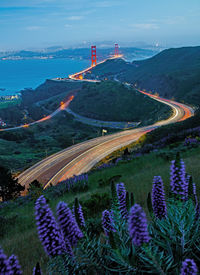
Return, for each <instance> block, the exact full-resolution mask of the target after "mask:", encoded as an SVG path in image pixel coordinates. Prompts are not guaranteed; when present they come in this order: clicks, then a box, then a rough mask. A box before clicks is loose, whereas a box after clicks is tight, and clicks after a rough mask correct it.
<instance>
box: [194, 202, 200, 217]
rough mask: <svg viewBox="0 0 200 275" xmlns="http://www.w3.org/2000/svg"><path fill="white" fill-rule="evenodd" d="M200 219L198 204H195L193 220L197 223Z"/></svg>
mask: <svg viewBox="0 0 200 275" xmlns="http://www.w3.org/2000/svg"><path fill="white" fill-rule="evenodd" d="M199 217H200V202H198V203H197V205H196V208H195V220H196V221H197V220H198V219H199Z"/></svg>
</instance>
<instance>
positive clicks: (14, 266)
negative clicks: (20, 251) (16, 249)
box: [8, 255, 22, 275]
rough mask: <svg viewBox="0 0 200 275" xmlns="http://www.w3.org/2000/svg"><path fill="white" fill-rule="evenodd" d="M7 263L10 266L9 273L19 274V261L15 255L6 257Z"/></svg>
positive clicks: (20, 272)
mask: <svg viewBox="0 0 200 275" xmlns="http://www.w3.org/2000/svg"><path fill="white" fill-rule="evenodd" d="M8 262H9V265H10V267H11V271H10V275H11V274H12V275H21V274H22V271H21V266H20V265H19V261H18V259H17V257H16V256H15V255H11V256H10V258H9V259H8Z"/></svg>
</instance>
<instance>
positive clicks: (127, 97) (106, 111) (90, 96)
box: [70, 81, 171, 124]
mask: <svg viewBox="0 0 200 275" xmlns="http://www.w3.org/2000/svg"><path fill="white" fill-rule="evenodd" d="M70 108H71V109H72V110H73V111H74V112H75V113H78V114H80V115H83V116H86V117H89V118H94V119H99V120H105V121H134V122H137V121H142V122H143V124H150V123H153V122H155V121H158V120H160V119H163V118H166V117H169V115H170V111H171V109H170V108H169V107H168V106H166V105H164V104H162V103H159V102H157V101H155V100H153V99H151V98H149V97H146V96H144V95H142V94H140V93H139V92H137V91H135V90H133V89H129V88H127V87H125V86H124V85H122V84H120V83H116V82H111V81H106V82H101V83H98V84H93V85H91V84H90V85H86V86H84V89H83V90H81V91H80V92H79V93H78V94H77V96H76V97H75V99H74V100H73V101H72V102H71V104H70Z"/></svg>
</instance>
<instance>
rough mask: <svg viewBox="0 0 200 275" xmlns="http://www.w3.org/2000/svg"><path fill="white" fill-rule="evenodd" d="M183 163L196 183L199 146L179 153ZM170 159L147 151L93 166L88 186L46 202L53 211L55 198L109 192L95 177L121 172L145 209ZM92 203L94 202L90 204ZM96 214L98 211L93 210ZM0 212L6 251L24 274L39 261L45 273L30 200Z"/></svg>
mask: <svg viewBox="0 0 200 275" xmlns="http://www.w3.org/2000/svg"><path fill="white" fill-rule="evenodd" d="M182 158H183V160H184V161H185V164H186V171H187V172H188V173H189V174H191V175H192V176H193V179H194V182H195V183H196V184H197V190H198V189H199V186H200V170H199V163H200V147H198V148H193V149H190V150H188V151H186V152H183V153H182ZM169 168H170V163H169V161H166V160H165V159H163V158H161V157H158V154H157V153H155V152H154V153H150V154H148V155H144V156H142V157H139V158H136V159H133V160H132V161H129V162H126V161H124V162H120V163H119V164H118V165H117V166H114V167H111V168H106V169H103V170H96V171H93V172H92V173H90V174H89V190H88V191H87V192H84V193H77V194H73V193H65V194H64V195H63V196H61V197H55V198H54V199H53V200H50V201H49V204H50V206H51V208H52V209H53V211H54V212H55V208H56V205H57V203H58V202H59V201H65V202H67V203H68V204H70V203H72V202H73V200H74V197H75V196H77V197H78V198H79V199H80V200H81V201H82V202H84V201H86V200H88V199H89V198H90V196H91V195H92V194H95V193H109V192H110V187H109V184H108V185H106V186H104V187H99V180H100V179H102V180H108V179H109V178H110V177H112V176H114V175H121V179H120V181H122V182H124V183H125V185H126V188H127V190H128V191H130V192H133V193H134V196H135V201H136V202H137V203H139V204H141V205H142V206H143V207H144V208H145V210H146V211H147V209H146V198H147V194H148V192H150V191H151V188H152V180H153V177H154V176H155V175H160V176H162V178H163V181H164V184H165V189H166V190H167V189H168V187H169V172H170V171H169ZM94 207H95V206H94ZM97 215H98V213H97ZM1 216H3V217H7V218H10V219H9V220H10V222H7V223H6V225H5V228H4V236H3V237H2V238H1V240H0V241H1V246H2V247H3V249H4V251H5V253H6V254H8V255H10V254H12V253H14V254H16V255H18V256H19V260H20V263H21V265H22V268H23V270H24V274H32V268H33V266H34V265H35V264H36V262H37V261H39V262H40V263H41V265H42V269H43V272H44V274H45V273H46V264H47V260H48V259H47V257H46V255H45V253H44V252H43V248H42V246H41V244H40V241H39V239H38V236H37V231H36V226H35V220H34V203H33V202H28V203H27V204H23V205H22V206H18V207H17V208H16V205H15V202H13V203H10V204H8V206H6V207H5V208H3V209H1Z"/></svg>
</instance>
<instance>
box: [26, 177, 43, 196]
mask: <svg viewBox="0 0 200 275" xmlns="http://www.w3.org/2000/svg"><path fill="white" fill-rule="evenodd" d="M42 191H43V185H42V184H41V183H40V182H39V181H38V180H34V181H32V182H31V183H30V184H29V188H28V193H29V194H30V195H31V197H32V199H33V200H36V199H37V198H39V197H40V196H41V195H42Z"/></svg>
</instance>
